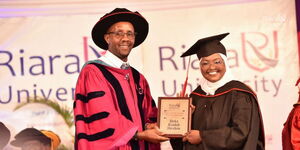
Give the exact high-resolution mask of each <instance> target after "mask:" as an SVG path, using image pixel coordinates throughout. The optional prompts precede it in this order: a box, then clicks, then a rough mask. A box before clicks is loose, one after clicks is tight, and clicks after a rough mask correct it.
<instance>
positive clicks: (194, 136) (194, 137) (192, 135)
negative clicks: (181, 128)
mask: <svg viewBox="0 0 300 150" xmlns="http://www.w3.org/2000/svg"><path fill="white" fill-rule="evenodd" d="M182 141H183V142H185V141H188V142H189V143H191V144H200V143H201V141H202V139H201V137H200V131H199V130H191V131H189V132H188V133H186V134H185V135H184V137H183V139H182Z"/></svg>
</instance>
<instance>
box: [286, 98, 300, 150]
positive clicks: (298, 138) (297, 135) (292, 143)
mask: <svg viewBox="0 0 300 150" xmlns="http://www.w3.org/2000/svg"><path fill="white" fill-rule="evenodd" d="M282 149H283V150H299V149H300V104H299V102H298V103H297V104H294V108H293V109H292V110H291V112H290V114H289V116H288V118H287V120H286V122H285V123H284V128H283V130H282Z"/></svg>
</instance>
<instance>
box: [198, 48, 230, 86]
mask: <svg viewBox="0 0 300 150" xmlns="http://www.w3.org/2000/svg"><path fill="white" fill-rule="evenodd" d="M200 70H201V73H202V75H203V77H204V78H205V79H206V80H208V81H210V82H217V81H219V80H220V79H221V78H222V77H223V76H224V74H225V72H226V67H225V63H224V61H223V59H222V57H221V56H220V55H219V54H218V53H215V54H212V55H209V56H207V57H202V59H201V61H200Z"/></svg>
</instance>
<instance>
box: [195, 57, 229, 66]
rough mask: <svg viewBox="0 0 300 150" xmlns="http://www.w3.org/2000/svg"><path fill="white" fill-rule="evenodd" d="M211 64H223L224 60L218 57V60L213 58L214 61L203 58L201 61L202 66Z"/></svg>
mask: <svg viewBox="0 0 300 150" xmlns="http://www.w3.org/2000/svg"><path fill="white" fill-rule="evenodd" d="M211 64H214V65H223V64H224V62H223V60H222V59H216V60H213V61H212V62H211V61H207V60H203V61H201V62H200V65H201V66H202V67H206V66H209V65H211Z"/></svg>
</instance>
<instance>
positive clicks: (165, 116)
mask: <svg viewBox="0 0 300 150" xmlns="http://www.w3.org/2000/svg"><path fill="white" fill-rule="evenodd" d="M190 104H191V98H189V97H159V98H158V127H159V128H160V130H161V131H162V132H163V133H165V136H167V137H182V136H183V135H184V134H185V133H187V132H188V131H190V129H191V108H190Z"/></svg>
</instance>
